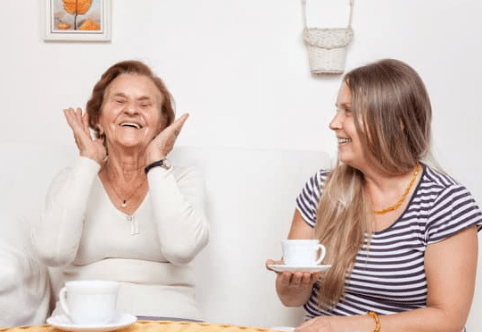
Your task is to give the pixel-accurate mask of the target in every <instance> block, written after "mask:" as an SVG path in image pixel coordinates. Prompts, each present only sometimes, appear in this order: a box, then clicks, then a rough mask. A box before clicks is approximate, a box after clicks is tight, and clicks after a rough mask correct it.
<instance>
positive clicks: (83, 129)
mask: <svg viewBox="0 0 482 332" xmlns="http://www.w3.org/2000/svg"><path fill="white" fill-rule="evenodd" d="M64 114H65V118H66V119H67V123H68V124H69V126H70V128H72V131H73V133H74V138H75V143H76V144H77V147H78V148H79V153H80V155H81V156H83V157H87V158H90V159H92V160H95V161H96V162H97V163H99V164H100V165H101V164H102V162H103V161H104V160H105V157H106V156H107V151H106V149H105V147H104V144H103V142H102V140H101V139H100V138H96V139H93V138H92V135H91V133H90V129H89V116H88V114H87V113H85V114H82V109H80V108H77V109H76V110H74V109H73V108H66V109H64Z"/></svg>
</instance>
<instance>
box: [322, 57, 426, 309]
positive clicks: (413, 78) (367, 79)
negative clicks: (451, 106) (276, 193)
mask: <svg viewBox="0 0 482 332" xmlns="http://www.w3.org/2000/svg"><path fill="white" fill-rule="evenodd" d="M343 81H344V83H346V84H347V86H348V88H349V89H350V92H351V106H352V108H351V110H352V112H353V118H354V119H355V126H356V129H357V133H358V135H359V137H360V139H361V140H362V144H363V147H364V149H365V154H366V155H367V158H369V161H370V163H371V164H372V165H373V166H374V167H376V168H377V169H378V170H379V171H381V172H383V173H384V174H386V175H390V176H394V175H399V174H404V173H406V172H407V171H409V170H411V169H413V167H415V165H416V164H417V163H418V162H419V161H420V160H421V159H422V158H423V157H424V156H425V155H426V154H427V153H428V151H429V147H430V136H431V132H430V123H431V118H432V109H431V105H430V100H429V97H428V94H427V91H426V89H425V85H424V83H423V81H422V80H421V78H420V76H419V75H418V74H417V72H416V71H415V70H414V69H412V68H411V67H410V66H408V65H407V64H405V63H403V62H401V61H398V60H393V59H385V60H381V61H378V62H375V63H372V64H369V65H366V66H363V67H359V68H356V69H354V70H352V71H350V72H349V73H347V74H346V75H345V77H344V79H343ZM360 119H361V121H360ZM364 184H365V179H364V175H363V173H362V172H361V171H359V170H358V169H355V168H353V167H351V166H349V165H346V164H343V163H341V162H337V165H336V167H335V168H334V169H333V170H332V171H331V172H330V174H329V175H328V177H327V179H326V183H325V185H324V189H323V194H322V196H321V199H320V202H319V205H318V211H317V221H316V226H315V237H316V238H318V239H319V240H320V242H321V243H323V244H324V245H325V246H326V249H327V256H326V258H325V262H327V263H329V264H332V265H333V267H332V268H331V269H329V270H328V271H327V272H325V274H324V275H323V277H322V278H323V280H322V283H321V285H320V291H319V301H318V302H319V304H320V306H321V307H322V308H325V309H329V308H331V307H333V306H335V305H336V304H337V303H338V302H339V301H340V299H341V298H342V296H343V294H344V286H345V279H346V278H349V277H350V273H351V271H352V269H353V265H354V262H355V258H356V255H357V253H358V251H359V250H360V248H361V247H362V246H363V245H364V243H365V239H367V246H369V244H370V239H371V234H372V233H373V231H372V227H371V225H372V213H371V209H370V202H369V198H367V197H366V194H365V190H364Z"/></svg>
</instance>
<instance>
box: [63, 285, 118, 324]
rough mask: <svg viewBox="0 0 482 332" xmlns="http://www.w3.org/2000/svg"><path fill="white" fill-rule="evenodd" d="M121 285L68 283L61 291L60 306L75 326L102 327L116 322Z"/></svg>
mask: <svg viewBox="0 0 482 332" xmlns="http://www.w3.org/2000/svg"><path fill="white" fill-rule="evenodd" d="M118 292H119V283H118V282H116V281H106V280H78V281H68V282H66V283H65V287H63V288H62V289H61V290H60V293H59V301H60V306H61V307H62V309H63V310H64V312H65V314H66V315H67V316H69V317H70V319H71V320H72V322H73V323H74V324H79V325H102V324H109V323H112V322H113V321H114V319H115V318H116V316H117V311H116V302H117V293H118Z"/></svg>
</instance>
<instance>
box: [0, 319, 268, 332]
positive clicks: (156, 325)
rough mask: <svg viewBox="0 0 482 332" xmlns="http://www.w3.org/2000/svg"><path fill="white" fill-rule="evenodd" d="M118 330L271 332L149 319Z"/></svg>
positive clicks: (39, 331)
mask: <svg viewBox="0 0 482 332" xmlns="http://www.w3.org/2000/svg"><path fill="white" fill-rule="evenodd" d="M59 331H61V330H58V329H56V328H54V327H53V326H51V325H48V324H44V325H38V326H19V327H11V328H0V332H59ZM117 331H118V332H269V331H273V330H269V329H266V328H260V327H250V326H238V325H229V324H210V323H201V322H188V321H149V320H138V321H137V322H136V323H134V325H131V326H129V327H127V328H123V329H120V330H117Z"/></svg>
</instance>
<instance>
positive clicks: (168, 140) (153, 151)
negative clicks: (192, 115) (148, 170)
mask: <svg viewBox="0 0 482 332" xmlns="http://www.w3.org/2000/svg"><path fill="white" fill-rule="evenodd" d="M188 117H189V114H188V113H185V114H183V115H182V116H181V117H180V118H179V119H177V120H176V121H174V122H173V123H172V124H171V125H170V126H169V127H166V128H164V130H162V131H161V132H160V133H159V135H157V136H156V137H155V138H154V139H153V140H152V141H151V142H150V143H149V145H148V146H147V149H146V154H145V161H146V165H149V164H151V163H153V162H156V161H158V160H161V159H164V158H166V156H167V155H168V154H169V152H171V151H172V148H173V147H174V143H175V142H176V138H177V137H178V136H179V134H180V133H181V129H182V126H183V125H184V122H186V120H187V118H188Z"/></svg>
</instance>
